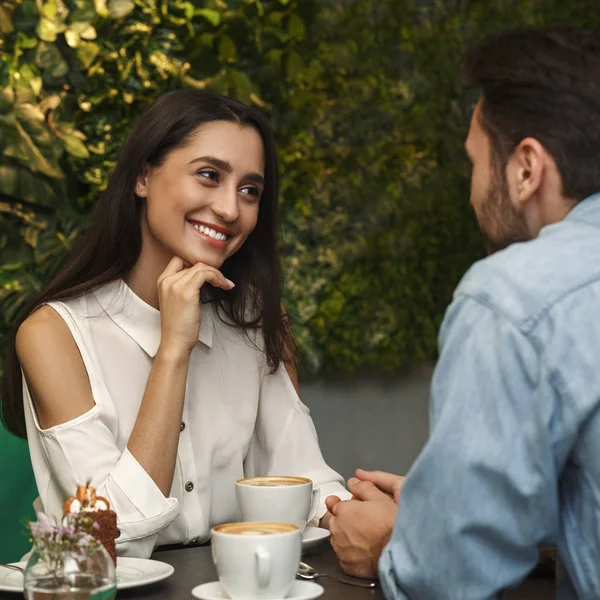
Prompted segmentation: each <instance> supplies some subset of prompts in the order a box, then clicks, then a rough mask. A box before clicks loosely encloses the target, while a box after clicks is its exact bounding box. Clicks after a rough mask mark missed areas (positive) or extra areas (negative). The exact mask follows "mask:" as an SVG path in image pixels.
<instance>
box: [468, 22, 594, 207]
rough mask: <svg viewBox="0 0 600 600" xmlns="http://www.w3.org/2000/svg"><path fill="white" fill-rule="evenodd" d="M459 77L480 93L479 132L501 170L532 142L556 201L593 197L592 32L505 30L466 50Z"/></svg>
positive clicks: (549, 29)
mask: <svg viewBox="0 0 600 600" xmlns="http://www.w3.org/2000/svg"><path fill="white" fill-rule="evenodd" d="M463 77H464V79H465V82H466V83H467V85H470V86H474V87H477V88H479V89H480V90H481V92H482V103H481V126H482V128H483V129H484V131H485V132H486V133H487V135H488V136H489V137H490V140H491V144H492V148H493V151H494V154H495V155H496V157H495V158H496V159H498V160H499V162H500V166H501V167H502V168H503V169H504V167H505V166H506V163H507V161H508V158H509V156H510V154H511V153H512V151H513V150H514V149H515V148H516V146H517V145H518V144H519V142H521V140H523V139H525V138H527V137H532V138H535V139H536V140H538V141H539V142H540V143H541V144H542V145H543V146H544V147H545V148H546V150H548V152H549V153H550V154H551V155H552V156H553V158H554V160H555V161H556V164H557V167H558V170H559V172H560V175H561V178H562V184H563V189H562V193H563V195H564V196H566V197H568V198H572V199H574V200H576V201H580V200H583V199H584V198H586V197H587V196H589V195H591V194H593V193H595V192H598V191H600V33H597V32H593V31H586V30H582V29H576V28H566V27H562V28H548V29H522V30H512V31H505V32H503V33H500V34H497V35H494V36H491V37H488V38H486V39H484V40H483V41H482V42H480V43H479V44H478V45H476V46H475V47H474V48H473V49H472V50H471V52H470V53H469V54H468V56H467V58H466V59H465V61H464V64H463Z"/></svg>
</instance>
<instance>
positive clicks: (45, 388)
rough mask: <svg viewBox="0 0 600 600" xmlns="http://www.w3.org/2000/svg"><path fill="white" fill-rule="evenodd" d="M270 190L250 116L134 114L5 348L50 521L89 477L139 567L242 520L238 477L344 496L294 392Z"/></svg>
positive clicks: (273, 184) (265, 154)
mask: <svg viewBox="0 0 600 600" xmlns="http://www.w3.org/2000/svg"><path fill="white" fill-rule="evenodd" d="M277 194H278V168H277V159H276V151H275V146H274V142H273V135H272V132H271V130H270V128H269V126H268V124H267V123H266V121H265V120H264V118H263V117H262V115H261V114H260V113H258V112H257V111H254V110H253V109H251V108H249V107H247V106H245V105H243V104H241V103H239V102H236V101H234V100H231V99H228V98H224V97H220V96H215V95H212V94H209V93H207V92H199V91H178V92H171V93H169V94H166V95H165V96H162V97H161V98H160V99H159V100H158V101H157V102H156V103H155V104H154V105H152V106H151V107H150V108H149V109H148V110H147V111H146V113H144V114H143V115H142V117H140V119H139V121H138V122H137V124H136V125H135V127H134V129H133V131H132V133H131V134H130V136H129V138H128V140H127V143H126V144H125V146H124V148H123V151H122V153H121V156H120V158H119V161H118V163H117V165H116V167H115V171H114V174H113V176H112V178H111V180H110V183H109V185H108V188H107V189H106V191H105V192H104V194H103V195H102V197H101V199H100V203H99V206H98V209H97V213H96V215H95V217H94V219H93V221H92V225H91V227H90V228H89V230H88V231H87V232H86V233H85V235H84V236H83V237H82V239H81V240H80V243H79V245H78V247H77V248H76V250H75V251H74V252H73V254H72V255H71V257H70V258H69V260H68V261H67V263H66V264H65V265H64V267H63V268H62V270H60V271H59V273H58V274H57V275H56V277H55V278H54V280H53V281H51V282H50V284H49V285H48V287H47V288H46V289H45V290H43V291H42V293H41V294H40V296H39V297H38V298H37V299H36V300H35V302H34V303H33V304H32V306H31V307H30V310H29V311H27V314H26V315H25V317H26V318H25V319H24V320H23V321H22V322H21V323H19V324H18V326H17V328H16V329H15V334H14V336H13V338H12V343H11V344H9V348H8V353H7V363H6V369H5V380H4V390H3V417H4V419H5V422H6V425H7V426H8V428H9V429H10V430H11V431H12V432H13V433H15V434H17V435H21V436H25V435H26V436H27V438H28V442H29V447H30V452H31V457H32V464H33V468H34V472H35V476H36V482H37V486H38V491H39V493H40V502H41V505H42V508H43V510H44V511H45V512H47V513H48V514H50V515H52V516H56V517H60V510H61V504H62V500H63V499H64V498H65V497H68V496H69V495H70V494H71V493H72V490H73V489H76V487H77V485H78V484H81V483H82V482H87V481H90V482H91V484H92V485H93V486H94V487H95V488H96V489H97V490H98V493H99V494H100V495H102V496H104V497H106V498H107V499H108V500H109V501H110V504H111V506H112V507H113V508H114V510H115V512H116V513H117V518H118V527H119V531H120V536H119V538H118V540H117V552H118V553H119V554H121V555H130V556H149V555H150V553H151V552H152V550H153V549H154V547H156V546H157V545H161V544H172V543H192V542H199V541H205V540H207V539H208V536H209V532H210V527H211V526H212V525H214V524H216V523H220V522H223V521H231V520H235V519H236V517H237V509H236V505H235V496H234V482H235V481H236V480H237V479H240V478H242V477H251V476H254V475H273V474H285V475H301V476H305V477H309V478H311V479H312V480H313V481H314V482H315V484H316V485H317V486H318V487H320V488H321V498H322V499H323V501H324V499H325V497H326V496H327V495H328V494H331V493H334V494H336V495H338V496H342V497H347V493H346V492H345V490H344V488H343V486H342V485H341V484H342V483H343V481H342V480H341V478H340V477H339V475H338V474H337V473H335V472H334V471H332V470H331V469H330V468H329V467H328V466H327V465H326V464H325V462H324V461H323V457H322V455H321V452H320V450H319V445H318V440H317V436H316V432H315V429H314V426H313V424H312V421H311V419H310V416H309V411H308V409H307V408H306V407H305V406H304V405H303V404H302V402H301V401H300V398H299V397H298V394H297V390H296V386H295V384H294V383H292V381H294V382H295V379H296V375H295V367H294V345H293V341H292V339H291V336H290V334H289V330H288V328H287V326H286V323H285V319H284V317H283V315H282V309H281V290H282V274H281V269H280V263H279V255H278V239H279V228H278V218H277V206H278V198H277ZM324 514H325V508H324V505H323V506H322V507H321V509H320V512H319V513H318V517H322V516H323V515H324Z"/></svg>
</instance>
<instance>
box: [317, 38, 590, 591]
mask: <svg viewBox="0 0 600 600" xmlns="http://www.w3.org/2000/svg"><path fill="white" fill-rule="evenodd" d="M465 73H466V76H467V80H468V83H469V84H471V85H475V86H476V87H478V88H479V89H480V90H481V92H482V93H481V97H480V100H479V102H478V104H477V107H476V109H475V111H474V114H473V118H472V122H471V126H470V131H469V135H468V139H467V141H466V150H467V154H468V156H469V159H470V161H471V163H472V183H471V204H472V206H473V208H474V210H475V213H476V214H477V219H478V221H479V224H480V227H481V230H482V232H483V234H484V235H485V237H486V239H487V242H488V244H489V248H490V253H491V255H490V256H489V257H488V258H486V259H485V260H482V261H480V262H478V263H477V264H475V265H474V266H473V267H472V268H471V269H470V271H469V272H468V273H467V274H466V276H465V277H464V279H463V280H462V281H461V283H460V285H459V286H458V288H457V290H456V292H455V295H454V299H453V302H452V304H451V305H450V307H449V309H448V311H447V314H446V316H445V320H444V323H443V326H442V329H441V332H440V358H439V362H438V365H437V367H436V370H435V374H434V378H433V383H432V392H431V394H432V397H431V425H432V431H431V436H430V439H429V441H428V443H427V444H426V446H425V448H424V449H423V451H422V453H421V454H420V456H419V457H418V458H417V460H416V461H415V464H414V465H413V467H412V469H411V470H410V472H409V474H408V475H407V477H406V480H404V481H403V479H402V478H400V477H397V476H393V475H389V474H386V473H366V472H364V471H358V472H357V476H358V478H357V479H354V480H351V481H350V484H349V487H350V491H351V492H352V493H353V495H354V497H355V499H353V500H350V501H346V502H340V501H339V500H338V499H337V498H334V497H330V498H328V500H327V502H328V506H329V509H330V511H331V513H332V515H333V516H332V517H331V521H330V529H331V533H332V543H333V546H334V548H335V549H336V551H337V553H338V556H339V559H340V562H341V564H342V567H343V568H344V569H345V570H346V571H348V572H349V573H353V574H356V575H359V576H363V577H373V576H376V574H377V567H378V570H379V577H380V580H381V584H382V586H383V589H384V592H385V595H386V597H387V598H389V599H391V598H393V599H410V600H425V599H427V600H445V599H453V600H456V599H460V600H471V599H473V600H475V599H476V600H487V599H491V598H494V599H496V598H500V597H501V596H502V592H503V590H505V589H508V588H511V587H514V586H517V585H518V584H519V583H520V582H521V581H522V580H523V579H524V578H525V577H526V576H527V574H528V573H529V571H530V570H531V569H532V568H533V567H534V565H535V563H536V559H537V548H538V547H539V546H540V545H543V544H555V545H556V546H557V547H558V550H559V553H560V555H561V558H562V561H563V563H564V569H562V576H561V577H560V578H559V582H558V588H559V591H558V598H561V599H566V598H580V599H586V600H587V599H590V600H591V599H598V598H600V194H599V193H598V192H600V35H598V34H596V33H590V32H584V31H577V30H572V29H552V30H550V29H547V30H537V31H536V30H525V31H512V32H506V33H503V34H500V35H498V36H497V37H493V38H488V39H487V40H484V41H483V42H482V43H481V44H480V45H479V46H478V47H477V48H476V49H475V50H474V51H473V53H472V54H471V55H470V56H469V57H468V59H467V61H466V64H465ZM398 502H399V508H398V510H397V515H396V506H397V504H398ZM394 521H395V525H394Z"/></svg>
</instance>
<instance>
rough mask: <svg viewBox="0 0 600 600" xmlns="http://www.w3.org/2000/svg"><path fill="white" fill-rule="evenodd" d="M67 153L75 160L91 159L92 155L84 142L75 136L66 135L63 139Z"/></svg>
mask: <svg viewBox="0 0 600 600" xmlns="http://www.w3.org/2000/svg"><path fill="white" fill-rule="evenodd" d="M63 143H64V145H65V149H66V151H67V152H68V153H69V154H70V155H71V156H74V157H75V158H89V157H90V153H89V151H88V149H87V148H86V146H85V144H84V143H83V141H82V140H80V139H79V138H78V137H77V136H75V135H73V134H69V135H66V136H65V137H64V139H63Z"/></svg>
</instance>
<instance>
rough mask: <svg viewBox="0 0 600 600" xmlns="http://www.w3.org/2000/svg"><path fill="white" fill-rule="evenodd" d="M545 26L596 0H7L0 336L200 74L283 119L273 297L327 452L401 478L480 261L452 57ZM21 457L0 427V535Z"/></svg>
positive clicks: (205, 82) (586, 13)
mask: <svg viewBox="0 0 600 600" xmlns="http://www.w3.org/2000/svg"><path fill="white" fill-rule="evenodd" d="M548 24H564V25H581V26H586V27H594V28H598V27H600V5H599V4H598V0H568V1H566V0H444V1H441V0H262V1H261V0H189V1H185V0H68V1H67V0H1V1H0V350H2V346H3V341H4V340H5V339H6V334H7V332H8V330H9V329H10V327H11V324H12V323H13V321H14V319H15V315H16V314H17V313H18V311H19V310H20V308H21V307H22V306H23V304H24V303H25V302H26V300H27V299H28V298H29V297H30V296H31V295H32V294H34V293H35V292H36V291H37V290H39V289H40V286H42V285H43V284H44V282H45V281H47V279H48V278H49V277H50V276H51V274H52V273H53V272H54V270H55V269H56V268H57V267H58V266H59V265H60V264H61V262H62V261H63V260H64V258H65V255H66V254H67V253H68V252H69V249H70V247H71V246H72V243H73V240H74V239H75V238H76V236H77V235H78V233H79V232H81V231H82V230H83V229H85V227H86V225H87V223H88V219H89V217H90V213H91V210H92V208H93V207H94V204H95V202H96V201H97V199H98V196H99V193H100V192H101V191H102V190H103V189H104V188H105V187H106V183H107V178H108V176H109V174H110V172H111V168H112V167H113V165H114V164H115V161H116V158H117V156H118V153H119V150H120V148H121V146H122V144H123V142H124V139H125V136H126V135H127V133H128V131H129V129H130V127H131V125H132V122H133V120H134V119H135V118H136V116H137V115H139V114H140V112H141V111H142V110H143V109H144V108H146V107H147V106H148V104H149V103H151V102H152V101H153V100H154V99H155V98H156V97H157V96H159V95H160V94H162V93H164V92H165V91H168V90H171V89H176V88H181V87H193V88H200V89H201V88H211V89H214V90H217V91H219V92H223V93H225V94H229V95H232V96H234V97H236V98H239V99H241V100H243V101H245V102H248V103H250V104H253V105H256V106H259V107H260V108H262V109H263V110H264V111H265V112H266V113H267V114H268V115H269V117H270V119H271V122H272V124H273V127H274V129H275V132H276V135H277V140H278V147H279V158H280V164H281V172H282V189H281V211H282V226H283V245H284V259H285V263H284V267H285V271H286V288H285V305H286V308H287V310H288V312H289V314H290V315H291V317H292V323H293V332H294V335H295V338H296V341H297V343H298V345H299V347H300V350H301V365H300V367H301V369H300V370H301V384H302V389H303V393H302V396H303V400H304V401H305V402H306V404H308V405H309V407H310V408H311V410H312V413H313V417H314V419H315V423H316V426H317V430H318V432H319V436H320V440H321V444H322V447H323V453H324V455H325V457H326V459H327V460H328V461H329V462H330V464H331V465H332V466H333V467H334V468H337V469H338V470H339V471H340V472H342V473H343V475H344V476H349V475H350V474H351V473H352V470H353V469H354V468H355V467H356V466H363V467H366V468H371V467H377V468H385V469H387V470H390V471H395V472H399V473H404V472H406V471H407V470H408V468H409V467H410V464H411V463H412V461H413V459H414V457H415V456H416V454H417V453H418V451H419V450H420V448H421V447H422V445H423V443H424V441H425V439H426V436H427V396H428V387H429V381H430V377H431V372H432V364H433V362H434V361H435V358H436V335H437V329H438V327H439V325H440V323H441V320H442V317H443V313H444V310H445V308H446V306H447V305H448V303H449V301H450V299H451V296H452V290H453V289H454V287H455V286H456V284H457V283H458V281H459V279H460V278H461V276H462V275H463V274H464V272H465V271H466V269H467V268H468V267H469V265H470V264H471V263H472V262H474V261H475V260H477V259H478V258H481V257H482V256H483V255H484V250H483V244H482V241H481V239H480V236H479V232H478V228H477V224H476V221H475V219H474V217H473V215H472V213H471V208H470V206H469V202H468V198H469V174H470V173H469V166H468V163H467V160H466V158H465V157H464V152H463V149H462V146H463V143H464V138H465V136H466V133H467V129H468V122H469V118H470V111H471V109H472V106H473V103H474V101H475V99H476V98H475V97H474V96H473V94H472V93H469V91H468V90H465V89H464V88H463V86H462V85H461V82H460V77H459V63H460V59H461V56H462V55H463V53H464V52H465V50H466V48H467V47H468V46H469V45H470V44H471V43H472V42H474V41H475V40H477V39H479V38H481V37H482V36H483V35H485V34H487V33H490V32H493V31H497V30H499V29H502V28H506V27H511V26H518V25H548ZM27 461H28V454H27V446H26V442H24V441H21V440H17V439H16V438H14V437H13V436H10V435H9V434H8V433H6V432H3V431H0V482H2V483H0V508H1V509H2V510H0V539H4V540H6V539H9V538H10V539H12V538H13V536H14V533H11V532H14V531H16V529H17V526H16V525H15V514H17V513H18V516H19V517H21V516H27V515H28V514H29V512H30V508H29V506H30V501H31V499H32V498H33V497H34V496H35V495H36V494H35V488H34V484H33V480H32V476H31V472H30V466H29V465H28V462H27ZM6 507H8V509H6ZM5 509H6V510H5ZM7 511H8V512H7ZM11 511H12V512H11ZM17 525H18V527H21V526H20V524H19V523H17ZM7 532H8V533H7ZM5 546H6V544H5ZM3 548H4V547H3V545H2V543H0V561H3V562H5V561H7V560H15V558H14V556H13V555H12V554H11V555H10V556H9V555H8V554H9V552H8V551H7V550H6V549H5V548H4V554H3Z"/></svg>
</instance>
